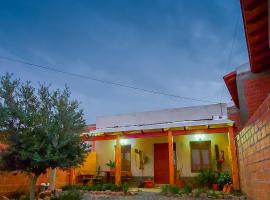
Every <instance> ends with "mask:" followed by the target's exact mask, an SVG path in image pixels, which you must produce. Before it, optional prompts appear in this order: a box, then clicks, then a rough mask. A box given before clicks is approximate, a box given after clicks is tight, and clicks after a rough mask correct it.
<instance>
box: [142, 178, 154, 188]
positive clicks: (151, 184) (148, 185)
mask: <svg viewBox="0 0 270 200" xmlns="http://www.w3.org/2000/svg"><path fill="white" fill-rule="evenodd" d="M144 187H145V188H153V187H154V182H153V181H152V180H146V181H144Z"/></svg>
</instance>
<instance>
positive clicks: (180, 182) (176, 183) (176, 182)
mask: <svg viewBox="0 0 270 200" xmlns="http://www.w3.org/2000/svg"><path fill="white" fill-rule="evenodd" d="M175 185H176V186H177V187H179V188H183V187H184V186H185V182H184V181H183V180H181V179H176V180H175Z"/></svg>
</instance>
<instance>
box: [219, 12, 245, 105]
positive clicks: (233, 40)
mask: <svg viewBox="0 0 270 200" xmlns="http://www.w3.org/2000/svg"><path fill="white" fill-rule="evenodd" d="M239 22H240V14H237V16H236V21H235V27H234V31H233V36H232V43H231V49H230V52H229V55H228V61H227V64H226V71H225V73H227V71H228V70H229V68H230V65H231V61H232V53H233V50H234V46H235V41H236V37H237V33H238V27H239ZM224 91H225V88H224V87H223V88H222V90H221V93H220V102H221V99H222V97H223V94H224Z"/></svg>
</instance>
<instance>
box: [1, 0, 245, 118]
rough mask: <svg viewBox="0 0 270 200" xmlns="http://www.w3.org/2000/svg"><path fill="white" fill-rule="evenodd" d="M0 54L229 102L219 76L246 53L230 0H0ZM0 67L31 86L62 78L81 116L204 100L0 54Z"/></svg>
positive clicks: (236, 4)
mask: <svg viewBox="0 0 270 200" xmlns="http://www.w3.org/2000/svg"><path fill="white" fill-rule="evenodd" d="M237 19H238V21H239V22H238V26H237V28H236V34H234V32H235V26H236V24H237V23H236V21H237ZM232 41H234V46H233V48H232ZM231 50H232V56H231V59H230V62H229V54H230V51H231ZM0 56H9V57H12V58H17V59H22V60H26V61H29V62H32V63H36V64H40V65H49V66H52V67H55V68H58V69H62V70H66V71H69V72H74V73H79V74H84V75H89V76H93V77H97V78H100V79H105V80H108V81H115V82H120V83H124V84H129V85H134V86H137V87H142V88H145V89H149V90H159V91H163V92H167V93H172V94H176V95H181V96H187V97H192V98H199V99H206V100H210V101H218V102H219V101H222V102H230V96H229V95H228V92H227V89H226V88H225V84H224V82H223V79H222V77H223V75H225V74H226V73H227V72H229V71H232V70H233V69H234V68H235V67H237V66H239V65H241V64H243V63H246V62H247V61H248V56H247V50H246V44H245V38H244V32H243V27H242V18H241V13H240V5H239V1H238V0H226V1H220V0H215V1H213V0H203V1H199V0H189V1H184V0H91V1H86V0H85V1H68V0H65V1H64V0H63V1H34V0H33V1H32V0H28V1H1V3H0ZM228 63H229V65H228ZM5 72H12V73H14V76H15V77H18V78H21V79H22V80H31V81H32V82H33V84H35V85H37V84H38V82H46V83H51V84H52V87H53V88H63V87H64V85H65V84H67V85H68V86H69V87H70V88H71V91H72V97H73V98H76V99H78V100H79V101H80V102H81V107H82V108H83V109H84V112H85V117H86V120H87V122H88V123H92V122H95V118H96V116H102V115H112V114H119V113H126V112H135V111H146V110H156V109H163V108H174V107H181V106H191V105H198V104H205V102H193V101H190V100H182V99H175V98H172V97H166V96H160V95H153V94H147V93H143V92H139V91H134V90H130V89H126V88H121V87H116V86H110V85H106V84H102V83H98V82H94V81H90V80H85V79H79V78H76V77H71V76H68V75H63V74H59V73H55V72H50V71H45V70H41V69H36V68H33V67H29V66H25V65H23V64H18V63H12V62H9V61H5V60H1V59H0V74H4V73H5Z"/></svg>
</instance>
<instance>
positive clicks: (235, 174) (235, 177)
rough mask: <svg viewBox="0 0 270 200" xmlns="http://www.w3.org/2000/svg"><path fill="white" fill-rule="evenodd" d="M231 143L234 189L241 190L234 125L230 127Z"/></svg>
mask: <svg viewBox="0 0 270 200" xmlns="http://www.w3.org/2000/svg"><path fill="white" fill-rule="evenodd" d="M229 145H230V153H231V162H232V163H231V169H232V181H233V189H235V190H239V189H240V185H239V172H238V160H237V152H236V145H235V140H234V131H233V127H232V126H230V127H229Z"/></svg>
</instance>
